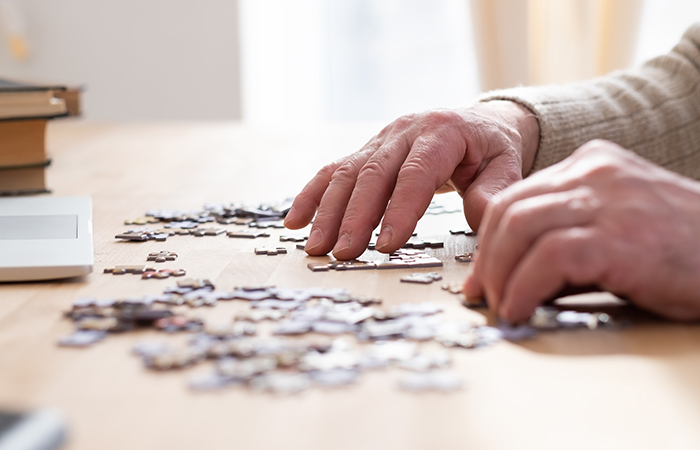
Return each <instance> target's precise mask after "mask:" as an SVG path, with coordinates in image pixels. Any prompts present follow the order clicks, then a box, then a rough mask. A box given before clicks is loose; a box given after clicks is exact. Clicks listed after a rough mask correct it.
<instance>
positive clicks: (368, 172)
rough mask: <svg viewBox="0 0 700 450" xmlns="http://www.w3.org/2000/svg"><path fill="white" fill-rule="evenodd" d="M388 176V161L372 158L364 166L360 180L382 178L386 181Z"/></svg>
mask: <svg viewBox="0 0 700 450" xmlns="http://www.w3.org/2000/svg"><path fill="white" fill-rule="evenodd" d="M387 175H388V170H387V167H386V161H385V160H383V159H382V158H381V157H375V158H371V159H370V160H369V161H367V162H366V163H365V165H364V166H362V169H360V172H359V175H358V178H360V177H362V178H365V177H369V178H381V179H384V178H386V176H387Z"/></svg>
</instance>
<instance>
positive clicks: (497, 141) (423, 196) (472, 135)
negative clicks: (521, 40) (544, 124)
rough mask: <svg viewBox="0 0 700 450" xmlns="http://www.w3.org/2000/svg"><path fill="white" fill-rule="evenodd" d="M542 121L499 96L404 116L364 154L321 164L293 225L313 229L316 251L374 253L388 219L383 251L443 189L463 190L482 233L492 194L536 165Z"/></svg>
mask: <svg viewBox="0 0 700 450" xmlns="http://www.w3.org/2000/svg"><path fill="white" fill-rule="evenodd" d="M538 143H539V126H538V124H537V120H536V118H535V117H534V116H533V114H532V113H531V112H530V111H529V110H527V109H526V108H524V107H522V106H520V105H518V104H516V103H512V102H507V101H492V102H487V103H478V104H475V105H473V106H471V107H468V108H463V109H454V110H435V111H429V112H425V113H421V114H415V115H409V116H404V117H401V118H399V119H397V120H396V121H394V122H393V123H391V124H390V125H389V126H387V127H386V128H384V129H383V130H382V131H381V132H380V133H379V134H378V135H377V136H375V137H374V138H372V139H371V140H370V141H369V142H368V143H367V144H366V145H365V146H364V147H363V148H362V149H360V150H359V151H358V152H356V153H354V154H352V155H349V156H347V157H344V158H342V159H340V160H339V161H336V162H334V163H331V164H329V165H327V166H325V167H324V168H322V169H321V170H320V171H319V172H318V174H317V175H316V176H315V177H314V178H313V179H312V180H311V181H309V183H308V184H307V185H306V186H305V187H304V189H303V190H302V191H301V193H300V194H299V195H297V197H296V199H295V200H294V204H293V205H292V208H291V210H290V211H289V214H288V215H287V218H286V220H285V225H286V226H287V227H288V228H292V229H297V228H302V227H304V226H306V225H307V224H308V223H309V222H310V221H311V220H312V219H313V218H314V213H316V211H317V210H318V213H317V214H316V218H315V219H314V224H313V227H312V228H311V232H310V234H309V240H308V242H307V244H306V252H307V253H308V254H310V255H325V254H326V253H328V252H329V251H331V249H332V250H333V255H334V256H335V257H336V258H338V259H351V258H355V257H357V256H359V255H360V254H362V253H363V252H364V251H365V250H366V249H367V244H368V243H369V241H370V238H371V235H372V231H373V230H374V229H375V228H376V227H377V226H378V225H379V223H380V221H382V217H384V219H383V221H382V227H381V232H380V235H379V238H378V239H377V245H376V248H377V250H379V251H381V252H385V253H388V252H392V251H394V250H396V249H398V248H400V247H401V246H402V245H403V244H404V243H406V241H407V240H408V239H409V238H410V236H411V234H412V233H413V230H414V228H415V226H416V223H417V222H418V219H420V218H421V216H422V215H423V213H424V212H425V210H426V209H427V207H428V205H429V204H430V201H431V199H432V197H433V195H434V194H435V193H436V192H444V191H449V190H452V189H455V190H456V191H457V192H458V193H459V194H460V195H461V196H462V197H463V199H464V212H465V215H466V217H467V220H468V221H469V224H470V225H471V226H472V228H474V229H476V228H477V227H478V226H479V222H480V221H481V216H482V214H483V212H484V209H485V208H486V205H487V203H488V201H489V200H490V199H491V197H492V196H493V195H494V194H495V193H497V192H499V191H501V190H502V189H504V188H506V187H508V186H510V185H511V184H513V183H515V182H516V181H519V180H521V179H522V177H523V175H524V174H527V172H528V171H529V170H530V167H531V166H532V162H533V159H534V154H535V152H536V150H537V145H538Z"/></svg>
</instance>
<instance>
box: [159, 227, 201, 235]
mask: <svg viewBox="0 0 700 450" xmlns="http://www.w3.org/2000/svg"><path fill="white" fill-rule="evenodd" d="M156 233H160V234H167V235H168V236H175V235H177V236H185V235H188V234H192V230H190V229H187V228H160V229H158V230H156Z"/></svg>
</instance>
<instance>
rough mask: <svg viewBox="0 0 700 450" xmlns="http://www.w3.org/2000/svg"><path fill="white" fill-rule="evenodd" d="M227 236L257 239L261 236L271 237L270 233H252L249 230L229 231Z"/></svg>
mask: <svg viewBox="0 0 700 450" xmlns="http://www.w3.org/2000/svg"><path fill="white" fill-rule="evenodd" d="M226 236H228V237H230V238H241V239H255V238H260V237H270V233H265V232H261V233H251V232H249V231H228V232H226Z"/></svg>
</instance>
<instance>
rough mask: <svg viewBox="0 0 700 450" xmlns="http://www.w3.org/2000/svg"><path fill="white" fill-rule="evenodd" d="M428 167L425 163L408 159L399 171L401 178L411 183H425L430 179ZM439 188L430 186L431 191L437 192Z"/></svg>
mask: <svg viewBox="0 0 700 450" xmlns="http://www.w3.org/2000/svg"><path fill="white" fill-rule="evenodd" d="M426 166H427V165H426V164H425V162H424V161H418V160H416V159H415V158H412V159H408V160H406V161H405V162H404V163H403V165H402V166H401V169H400V170H399V177H400V178H401V179H404V180H409V181H414V180H420V181H425V179H426V178H428V179H429V178H430V176H429V174H430V171H429V169H428V168H427V167H426ZM437 187H439V186H437ZM437 187H436V186H430V189H431V190H435V189H436V188H437Z"/></svg>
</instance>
